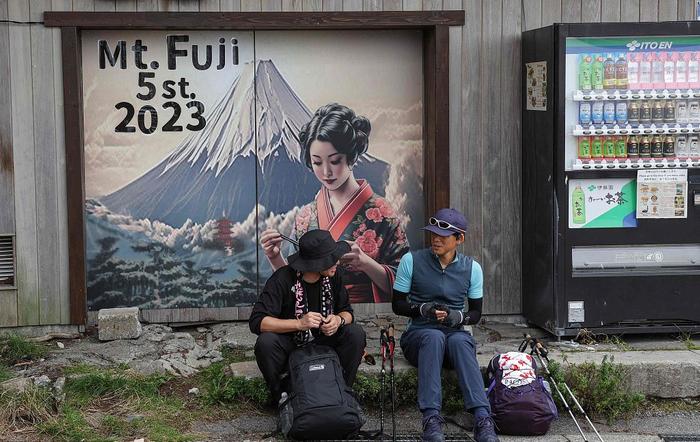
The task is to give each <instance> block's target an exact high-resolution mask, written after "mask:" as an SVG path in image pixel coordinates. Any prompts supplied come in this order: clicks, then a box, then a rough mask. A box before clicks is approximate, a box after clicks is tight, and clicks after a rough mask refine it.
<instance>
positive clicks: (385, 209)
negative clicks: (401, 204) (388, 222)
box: [375, 198, 396, 218]
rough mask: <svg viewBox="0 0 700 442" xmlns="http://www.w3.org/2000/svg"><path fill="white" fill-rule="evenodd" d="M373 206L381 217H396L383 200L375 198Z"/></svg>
mask: <svg viewBox="0 0 700 442" xmlns="http://www.w3.org/2000/svg"><path fill="white" fill-rule="evenodd" d="M375 204H376V205H377V208H378V209H379V212H381V214H382V216H383V217H385V218H390V217H394V216H396V214H395V212H394V209H393V208H392V207H391V204H389V203H388V202H387V201H386V200H385V199H384V198H377V200H376V201H375Z"/></svg>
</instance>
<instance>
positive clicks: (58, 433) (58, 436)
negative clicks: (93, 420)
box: [37, 406, 115, 442]
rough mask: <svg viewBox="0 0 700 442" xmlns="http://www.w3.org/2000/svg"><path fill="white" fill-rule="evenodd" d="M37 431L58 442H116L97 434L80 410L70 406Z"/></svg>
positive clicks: (44, 423) (38, 427)
mask: <svg viewBox="0 0 700 442" xmlns="http://www.w3.org/2000/svg"><path fill="white" fill-rule="evenodd" d="M37 429H38V430H39V432H40V433H43V434H45V435H47V436H50V437H52V438H53V439H54V440H57V441H66V442H70V441H85V442H93V441H94V442H97V441H113V440H115V439H111V438H107V437H105V436H103V435H100V434H96V433H95V429H94V428H93V427H92V426H91V425H90V424H89V423H88V422H87V420H85V417H83V414H82V413H81V412H80V411H78V409H76V408H74V407H70V406H65V407H63V409H62V410H61V413H60V414H59V415H58V416H56V417H54V418H52V419H49V420H47V421H46V422H42V423H40V424H39V425H37Z"/></svg>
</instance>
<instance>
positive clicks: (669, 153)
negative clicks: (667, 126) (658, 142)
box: [664, 135, 676, 158]
mask: <svg viewBox="0 0 700 442" xmlns="http://www.w3.org/2000/svg"><path fill="white" fill-rule="evenodd" d="M675 156H676V141H675V140H674V139H673V136H672V135H666V138H664V157H665V158H671V157H675Z"/></svg>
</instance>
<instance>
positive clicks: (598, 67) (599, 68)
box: [591, 54, 604, 90]
mask: <svg viewBox="0 0 700 442" xmlns="http://www.w3.org/2000/svg"><path fill="white" fill-rule="evenodd" d="M603 72H604V67H603V56H602V55H601V54H597V55H596V56H595V58H594V60H593V64H592V65H591V73H592V75H591V80H592V81H593V89H596V90H600V89H603Z"/></svg>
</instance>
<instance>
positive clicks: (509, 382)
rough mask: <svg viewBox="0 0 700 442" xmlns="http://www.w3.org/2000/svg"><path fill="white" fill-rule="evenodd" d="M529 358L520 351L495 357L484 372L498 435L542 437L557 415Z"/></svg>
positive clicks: (552, 402) (542, 381)
mask: <svg viewBox="0 0 700 442" xmlns="http://www.w3.org/2000/svg"><path fill="white" fill-rule="evenodd" d="M536 370H537V364H536V363H535V360H534V359H533V358H532V356H530V355H528V354H526V353H520V352H508V353H503V354H500V355H496V356H494V357H493V358H492V359H491V362H489V365H488V367H487V369H486V373H487V375H488V377H489V389H488V393H487V396H488V398H489V403H490V404H491V416H492V417H493V420H494V422H495V423H496V429H497V430H498V432H499V433H501V434H511V435H515V436H537V435H542V434H546V433H547V431H549V426H550V424H551V423H552V421H553V420H554V419H556V418H557V417H558V416H559V415H558V413H557V407H556V405H555V404H554V400H553V399H552V395H551V394H550V393H549V391H548V389H547V388H546V387H545V382H544V380H543V379H542V377H541V376H537V374H536Z"/></svg>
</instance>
